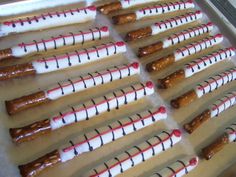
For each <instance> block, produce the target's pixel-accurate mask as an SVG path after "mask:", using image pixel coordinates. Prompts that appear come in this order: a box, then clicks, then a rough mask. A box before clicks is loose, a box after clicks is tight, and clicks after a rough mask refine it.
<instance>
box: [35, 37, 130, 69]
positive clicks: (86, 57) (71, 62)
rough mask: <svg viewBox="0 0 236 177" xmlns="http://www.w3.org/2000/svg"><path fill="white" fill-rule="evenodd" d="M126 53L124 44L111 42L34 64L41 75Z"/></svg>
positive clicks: (41, 60) (40, 60)
mask: <svg viewBox="0 0 236 177" xmlns="http://www.w3.org/2000/svg"><path fill="white" fill-rule="evenodd" d="M124 52H126V45H125V43H124V42H116V43H113V42H111V43H107V44H103V45H100V46H93V47H92V48H88V49H83V50H76V51H75V52H71V53H66V54H64V55H59V56H52V57H49V58H42V59H38V60H36V61H33V62H32V64H33V67H34V69H35V70H36V73H38V74H40V73H47V72H52V71H56V70H61V69H65V68H69V67H73V66H78V65H82V64H85V63H89V62H93V61H96V60H101V59H104V58H107V57H110V56H113V55H116V54H119V53H124Z"/></svg>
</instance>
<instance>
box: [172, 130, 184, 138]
mask: <svg viewBox="0 0 236 177" xmlns="http://www.w3.org/2000/svg"><path fill="white" fill-rule="evenodd" d="M172 133H173V134H174V135H175V136H176V137H181V135H182V132H181V131H180V130H179V129H175V130H173V132H172Z"/></svg>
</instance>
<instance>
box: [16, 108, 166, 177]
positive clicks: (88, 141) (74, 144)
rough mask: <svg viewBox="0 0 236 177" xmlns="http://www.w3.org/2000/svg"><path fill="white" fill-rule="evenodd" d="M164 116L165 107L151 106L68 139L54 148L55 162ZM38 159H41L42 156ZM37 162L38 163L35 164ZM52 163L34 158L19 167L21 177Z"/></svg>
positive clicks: (92, 148)
mask: <svg viewBox="0 0 236 177" xmlns="http://www.w3.org/2000/svg"><path fill="white" fill-rule="evenodd" d="M166 117H167V113H166V109H165V107H162V106H161V107H159V108H153V109H149V110H147V111H144V112H141V113H137V114H134V115H132V116H129V117H127V118H123V119H119V120H116V121H114V122H112V123H110V124H108V125H106V126H103V127H100V128H97V129H94V130H93V131H90V132H88V133H85V134H84V135H81V136H79V137H78V138H76V139H74V140H73V141H72V140H71V141H69V143H68V144H66V145H64V146H63V147H61V148H59V149H57V150H55V151H54V152H56V154H57V156H56V159H57V161H56V162H57V163H59V162H60V163H63V162H66V161H68V160H71V159H73V158H74V157H76V156H79V155H81V154H83V153H86V152H90V151H93V150H95V149H97V148H99V147H102V146H104V145H105V144H108V143H110V142H113V141H115V140H117V139H119V138H122V137H124V136H126V135H129V134H131V133H133V132H135V131H138V130H140V129H143V128H145V127H147V126H150V125H152V124H154V123H156V122H158V121H160V120H162V119H166ZM54 154H55V153H54ZM43 158H45V159H48V160H50V159H51V158H52V156H51V155H46V156H44V157H43ZM40 159H42V157H41V158H40ZM37 163H38V164H39V165H36V164H37ZM54 164H55V163H54ZM54 164H53V163H45V161H40V160H38V161H37V160H35V161H33V162H30V163H28V164H25V165H22V166H20V167H19V168H20V172H21V174H22V176H23V177H32V176H36V175H37V174H39V173H40V172H41V171H43V170H45V169H46V168H48V167H51V166H53V165H54ZM46 165H48V166H46Z"/></svg>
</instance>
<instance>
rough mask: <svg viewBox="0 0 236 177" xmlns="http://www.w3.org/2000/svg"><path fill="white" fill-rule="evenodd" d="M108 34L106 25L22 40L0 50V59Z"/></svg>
mask: <svg viewBox="0 0 236 177" xmlns="http://www.w3.org/2000/svg"><path fill="white" fill-rule="evenodd" d="M107 36H109V30H108V27H107V26H103V27H100V28H98V27H96V28H92V29H89V30H86V31H80V32H79V33H69V34H66V35H59V36H56V37H51V38H49V39H42V40H40V41H36V40H33V42H30V43H25V42H22V43H20V44H18V45H16V46H13V47H11V48H9V49H3V50H0V60H1V59H4V58H8V57H17V58H18V57H23V56H26V55H28V54H31V53H39V52H42V51H44V52H47V51H48V50H50V49H54V50H55V49H58V48H60V47H63V46H70V45H76V44H79V43H80V44H84V43H85V42H87V41H94V40H101V39H102V38H104V37H107Z"/></svg>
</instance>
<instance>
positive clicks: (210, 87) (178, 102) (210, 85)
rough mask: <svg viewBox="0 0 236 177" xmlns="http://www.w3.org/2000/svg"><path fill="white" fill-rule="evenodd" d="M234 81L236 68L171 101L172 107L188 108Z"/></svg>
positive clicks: (209, 79) (210, 78)
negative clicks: (206, 95)
mask: <svg viewBox="0 0 236 177" xmlns="http://www.w3.org/2000/svg"><path fill="white" fill-rule="evenodd" d="M234 80H236V68H232V69H228V70H226V71H224V72H222V73H219V74H217V75H215V76H211V77H209V78H208V79H207V80H205V81H203V82H201V83H199V84H198V85H197V86H196V87H195V88H193V89H192V90H190V91H188V92H186V93H184V94H183V95H181V96H179V97H177V98H175V99H173V100H171V105H172V107H174V108H180V107H183V106H187V105H189V104H190V103H192V102H194V101H195V100H197V99H199V98H201V97H202V96H204V95H205V94H208V93H210V92H212V91H214V90H216V89H218V88H220V87H222V86H224V85H226V84H228V83H230V82H232V81H234Z"/></svg>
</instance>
